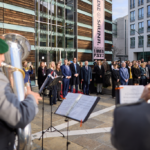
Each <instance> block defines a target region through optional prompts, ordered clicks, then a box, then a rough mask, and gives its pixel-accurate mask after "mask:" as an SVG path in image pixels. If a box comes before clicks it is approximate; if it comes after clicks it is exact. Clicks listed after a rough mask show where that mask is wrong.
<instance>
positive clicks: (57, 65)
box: [56, 63, 62, 101]
mask: <svg viewBox="0 0 150 150" xmlns="http://www.w3.org/2000/svg"><path fill="white" fill-rule="evenodd" d="M56 74H57V75H58V76H62V72H61V69H60V63H57V64H56ZM61 83H62V80H61V81H59V82H58V84H57V98H58V101H61V100H60V92H61Z"/></svg>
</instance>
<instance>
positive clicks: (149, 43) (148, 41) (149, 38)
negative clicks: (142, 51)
mask: <svg viewBox="0 0 150 150" xmlns="http://www.w3.org/2000/svg"><path fill="white" fill-rule="evenodd" d="M147 46H148V47H150V35H147Z"/></svg>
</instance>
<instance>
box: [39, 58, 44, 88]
mask: <svg viewBox="0 0 150 150" xmlns="http://www.w3.org/2000/svg"><path fill="white" fill-rule="evenodd" d="M45 79H46V67H45V62H43V61H42V62H41V63H40V67H39V68H38V85H39V89H40V88H41V86H42V84H43V82H44V81H45Z"/></svg>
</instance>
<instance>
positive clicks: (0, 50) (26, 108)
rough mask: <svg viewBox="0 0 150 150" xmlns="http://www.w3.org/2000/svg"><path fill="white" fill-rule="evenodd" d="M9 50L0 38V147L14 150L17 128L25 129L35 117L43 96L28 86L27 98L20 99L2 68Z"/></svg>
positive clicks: (3, 149)
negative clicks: (39, 101) (5, 54)
mask: <svg viewBox="0 0 150 150" xmlns="http://www.w3.org/2000/svg"><path fill="white" fill-rule="evenodd" d="M7 51H8V45H7V44H6V43H5V42H4V41H3V40H2V39H0V97H1V98H0V133H1V134H0V149H2V150H5V149H9V150H13V149H14V143H15V137H16V132H17V129H18V128H21V129H24V128H25V126H26V125H27V124H29V123H30V122H31V121H32V120H33V119H34V117H35V115H36V114H37V112H38V107H37V104H38V99H39V100H42V98H41V97H40V96H39V94H37V93H34V92H32V91H31V89H30V86H27V92H26V96H25V99H24V100H23V101H21V102H20V101H19V100H18V98H17V97H16V95H15V94H14V93H13V91H12V88H11V86H10V82H9V80H8V79H7V77H6V76H5V75H4V74H3V72H2V68H1V67H2V66H1V63H2V62H4V61H5V57H4V53H6V52H7Z"/></svg>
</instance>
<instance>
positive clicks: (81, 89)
mask: <svg viewBox="0 0 150 150" xmlns="http://www.w3.org/2000/svg"><path fill="white" fill-rule="evenodd" d="M82 67H83V63H82V62H80V74H79V89H80V91H81V92H82V91H83V82H82V81H81V71H82ZM81 82H82V83H81Z"/></svg>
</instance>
